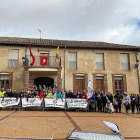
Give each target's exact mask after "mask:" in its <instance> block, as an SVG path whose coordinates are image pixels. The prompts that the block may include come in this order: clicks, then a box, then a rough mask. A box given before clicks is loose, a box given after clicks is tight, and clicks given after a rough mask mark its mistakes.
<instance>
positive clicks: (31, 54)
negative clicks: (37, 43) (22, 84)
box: [29, 41, 35, 66]
mask: <svg viewBox="0 0 140 140" xmlns="http://www.w3.org/2000/svg"><path fill="white" fill-rule="evenodd" d="M29 49H30V56H31V57H32V59H33V61H32V63H31V64H30V66H33V65H34V63H35V57H34V56H33V53H32V51H31V44H30V41H29Z"/></svg>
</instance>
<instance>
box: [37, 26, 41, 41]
mask: <svg viewBox="0 0 140 140" xmlns="http://www.w3.org/2000/svg"><path fill="white" fill-rule="evenodd" d="M37 29H38V28H37ZM38 31H39V32H40V39H41V30H39V29H38Z"/></svg>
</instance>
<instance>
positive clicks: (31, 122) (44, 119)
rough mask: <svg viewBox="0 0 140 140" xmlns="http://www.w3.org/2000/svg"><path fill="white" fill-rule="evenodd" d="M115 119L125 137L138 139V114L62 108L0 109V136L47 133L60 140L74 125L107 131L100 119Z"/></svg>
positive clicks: (79, 128)
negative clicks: (55, 109) (51, 109)
mask: <svg viewBox="0 0 140 140" xmlns="http://www.w3.org/2000/svg"><path fill="white" fill-rule="evenodd" d="M102 120H105V121H110V122H114V123H116V124H117V125H118V126H119V128H120V133H121V134H122V135H123V136H124V137H125V139H129V140H135V139H140V114H124V113H118V114H116V113H113V114H109V113H98V112H70V111H69V112H64V111H12V110H10V111H5V110H2V111H0V136H9V137H37V138H46V137H51V136H52V133H54V140H64V139H65V138H66V137H67V135H68V133H69V132H70V131H72V130H73V129H74V128H76V129H77V130H83V131H96V132H111V130H109V129H108V128H107V127H106V126H105V125H104V124H103V123H102V122H101V121H102Z"/></svg>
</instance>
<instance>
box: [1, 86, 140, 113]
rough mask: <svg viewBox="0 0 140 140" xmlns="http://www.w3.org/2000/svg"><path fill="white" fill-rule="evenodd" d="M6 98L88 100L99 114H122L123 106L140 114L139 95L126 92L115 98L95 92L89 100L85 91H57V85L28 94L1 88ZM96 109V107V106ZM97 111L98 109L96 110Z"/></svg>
mask: <svg viewBox="0 0 140 140" xmlns="http://www.w3.org/2000/svg"><path fill="white" fill-rule="evenodd" d="M6 97H10V98H11V97H15V98H16V99H18V98H20V100H21V99H22V98H27V101H28V99H29V98H40V99H42V98H43V99H44V98H54V99H59V98H60V99H61V100H62V101H63V99H66V98H72V99H73V98H77V99H86V101H87V102H88V103H89V104H90V102H91V101H95V103H96V105H97V109H98V110H97V111H98V112H109V113H113V112H114V113H121V108H122V104H123V105H124V106H125V113H128V112H129V113H135V108H136V110H137V113H140V97H139V95H138V94H134V93H132V94H131V96H129V95H128V94H127V92H124V94H121V93H120V92H117V93H116V94H115V95H114V96H113V95H112V94H111V93H110V92H108V93H107V94H105V93H104V91H101V92H97V91H93V92H92V96H91V97H90V98H88V96H87V93H86V91H85V90H76V91H75V92H72V90H66V89H62V90H57V87H56V85H55V86H54V87H51V86H50V87H46V85H45V84H44V85H43V86H41V85H39V86H36V85H33V86H32V87H29V88H28V90H27V91H26V92H24V91H23V90H21V92H20V93H17V91H16V90H14V91H13V92H12V89H6V90H5V89H4V88H3V87H2V88H1V91H0V98H6ZM95 108H96V106H95ZM95 110H96V109H95Z"/></svg>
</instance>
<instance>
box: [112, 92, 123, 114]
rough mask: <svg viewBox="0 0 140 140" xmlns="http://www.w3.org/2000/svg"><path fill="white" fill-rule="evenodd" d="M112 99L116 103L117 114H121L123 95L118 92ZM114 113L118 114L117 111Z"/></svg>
mask: <svg viewBox="0 0 140 140" xmlns="http://www.w3.org/2000/svg"><path fill="white" fill-rule="evenodd" d="M114 99H115V100H116V101H117V102H118V107H119V113H121V104H122V100H123V95H122V94H121V93H120V92H119V91H118V92H117V94H115V96H114ZM116 113H118V109H117V112H116Z"/></svg>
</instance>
